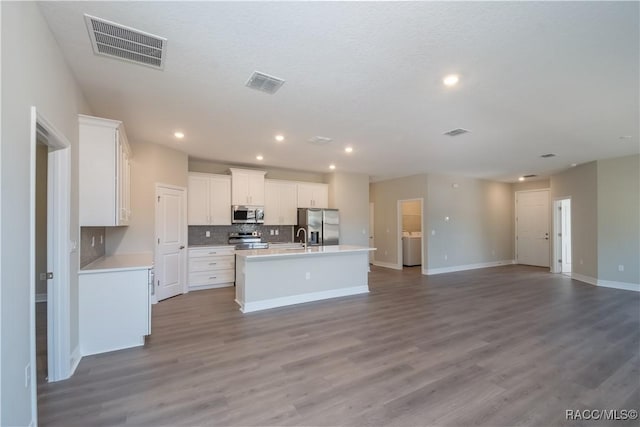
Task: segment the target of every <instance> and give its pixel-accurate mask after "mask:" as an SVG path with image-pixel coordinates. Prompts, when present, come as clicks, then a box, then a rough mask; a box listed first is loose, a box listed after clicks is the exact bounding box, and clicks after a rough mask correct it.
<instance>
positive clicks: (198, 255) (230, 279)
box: [189, 246, 236, 291]
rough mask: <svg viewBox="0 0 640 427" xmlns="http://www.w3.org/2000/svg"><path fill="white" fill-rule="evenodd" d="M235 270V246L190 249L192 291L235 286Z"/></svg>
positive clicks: (190, 284) (190, 288)
mask: <svg viewBox="0 0 640 427" xmlns="http://www.w3.org/2000/svg"><path fill="white" fill-rule="evenodd" d="M235 269H236V260H235V248H234V247H233V246H204V247H191V248H189V290H190V291H195V290H200V289H210V288H222V287H226V286H233V283H234V282H235V271H236V270H235Z"/></svg>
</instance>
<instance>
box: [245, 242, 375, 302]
mask: <svg viewBox="0 0 640 427" xmlns="http://www.w3.org/2000/svg"><path fill="white" fill-rule="evenodd" d="M371 250H375V249H373V248H368V247H362V246H348V245H336V246H314V247H310V248H307V249H303V248H290V249H258V250H245V251H236V302H237V303H238V304H239V305H240V310H241V311H242V312H243V313H249V312H252V311H259V310H265V309H268V308H275V307H282V306H286V305H293V304H300V303H304V302H309V301H318V300H323V299H328V298H336V297H342V296H346V295H355V294H363V293H367V292H369V280H368V272H369V251H371Z"/></svg>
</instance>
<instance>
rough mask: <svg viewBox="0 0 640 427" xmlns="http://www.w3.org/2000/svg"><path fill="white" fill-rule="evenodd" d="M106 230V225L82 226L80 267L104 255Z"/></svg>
mask: <svg viewBox="0 0 640 427" xmlns="http://www.w3.org/2000/svg"><path fill="white" fill-rule="evenodd" d="M105 231H106V228H105V227H80V268H82V267H85V266H86V265H87V264H90V263H92V262H93V261H95V260H97V259H98V258H100V257H103V256H104V249H105V244H104V242H105ZM92 243H93V245H92Z"/></svg>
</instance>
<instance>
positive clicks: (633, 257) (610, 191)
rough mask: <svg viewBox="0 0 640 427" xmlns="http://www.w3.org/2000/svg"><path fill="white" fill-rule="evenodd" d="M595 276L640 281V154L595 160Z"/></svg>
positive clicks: (632, 281)
mask: <svg viewBox="0 0 640 427" xmlns="http://www.w3.org/2000/svg"><path fill="white" fill-rule="evenodd" d="M619 265H623V266H624V270H623V271H618V266H619ZM598 279H600V280H607V281H614V282H623V283H634V284H640V155H635V156H626V157H618V158H615V159H607V160H598Z"/></svg>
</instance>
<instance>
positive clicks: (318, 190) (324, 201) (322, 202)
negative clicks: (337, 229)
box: [313, 184, 329, 209]
mask: <svg viewBox="0 0 640 427" xmlns="http://www.w3.org/2000/svg"><path fill="white" fill-rule="evenodd" d="M313 207H314V208H323V209H327V208H328V207H329V187H328V186H327V185H326V184H318V185H315V186H314V189H313Z"/></svg>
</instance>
